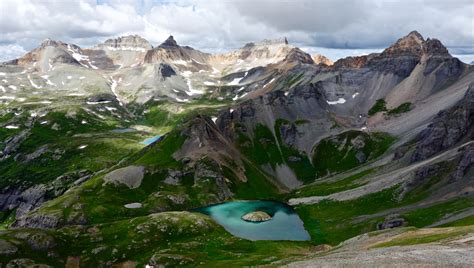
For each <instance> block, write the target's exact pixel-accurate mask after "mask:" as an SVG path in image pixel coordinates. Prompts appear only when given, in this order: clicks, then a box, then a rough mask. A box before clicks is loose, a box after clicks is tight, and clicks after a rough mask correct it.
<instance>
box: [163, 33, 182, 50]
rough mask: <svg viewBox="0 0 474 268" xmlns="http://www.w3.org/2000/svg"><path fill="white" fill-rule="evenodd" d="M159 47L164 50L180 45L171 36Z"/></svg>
mask: <svg viewBox="0 0 474 268" xmlns="http://www.w3.org/2000/svg"><path fill="white" fill-rule="evenodd" d="M158 47H162V48H173V47H179V46H178V43H177V42H176V40H174V37H173V36H172V35H170V36H169V37H168V38H167V39H166V40H165V41H164V42H163V43H161V44H160V45H159V46H158Z"/></svg>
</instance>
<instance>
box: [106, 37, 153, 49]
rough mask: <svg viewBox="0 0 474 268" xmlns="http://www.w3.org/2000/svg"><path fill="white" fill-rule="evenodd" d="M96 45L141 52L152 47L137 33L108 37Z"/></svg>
mask: <svg viewBox="0 0 474 268" xmlns="http://www.w3.org/2000/svg"><path fill="white" fill-rule="evenodd" d="M98 47H100V48H106V49H112V50H137V51H143V52H144V51H146V50H149V49H151V48H152V46H151V45H150V43H149V42H148V41H147V40H146V39H145V38H143V37H141V36H138V35H128V36H121V37H118V38H113V39H108V40H106V41H105V42H104V43H103V44H100V45H99V46H98Z"/></svg>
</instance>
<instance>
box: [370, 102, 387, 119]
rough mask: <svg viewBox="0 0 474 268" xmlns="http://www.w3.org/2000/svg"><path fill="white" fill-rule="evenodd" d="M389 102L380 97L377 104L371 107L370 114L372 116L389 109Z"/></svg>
mask: <svg viewBox="0 0 474 268" xmlns="http://www.w3.org/2000/svg"><path fill="white" fill-rule="evenodd" d="M386 105H387V103H386V102H385V100H384V99H378V100H377V101H375V104H374V105H373V106H372V107H371V108H370V109H369V112H368V115H369V116H372V115H374V114H376V113H378V112H384V111H387V106H386Z"/></svg>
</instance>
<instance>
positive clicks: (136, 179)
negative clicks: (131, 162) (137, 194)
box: [104, 166, 145, 189]
mask: <svg viewBox="0 0 474 268" xmlns="http://www.w3.org/2000/svg"><path fill="white" fill-rule="evenodd" d="M144 175H145V168H144V167H142V166H128V167H124V168H119V169H116V170H114V171H112V172H110V173H108V174H107V175H105V176H104V181H106V182H110V183H114V184H125V185H126V186H127V187H128V188H130V189H135V188H138V187H140V185H141V183H142V179H143V176H144Z"/></svg>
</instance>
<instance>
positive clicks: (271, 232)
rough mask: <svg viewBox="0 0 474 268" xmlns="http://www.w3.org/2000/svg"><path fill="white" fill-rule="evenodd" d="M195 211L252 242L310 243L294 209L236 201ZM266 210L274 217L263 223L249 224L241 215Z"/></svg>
mask: <svg viewBox="0 0 474 268" xmlns="http://www.w3.org/2000/svg"><path fill="white" fill-rule="evenodd" d="M195 211H197V212H201V213H203V214H206V215H209V216H210V217H211V218H213V219H214V220H215V221H216V222H217V223H219V224H220V225H222V227H224V228H225V229H226V230H227V231H228V232H229V233H231V234H233V235H235V236H237V237H241V238H245V239H249V240H293V241H305V240H310V238H311V237H310V235H309V234H308V232H307V231H306V230H305V228H304V226H303V221H302V220H301V219H300V217H299V216H298V214H296V212H295V211H294V210H293V208H292V207H290V206H288V205H286V204H283V203H279V202H273V201H233V202H227V203H222V204H217V205H212V206H208V207H203V208H198V209H196V210H195ZM253 211H264V212H266V213H268V214H269V215H270V216H272V219H271V220H268V221H264V222H248V221H245V220H243V219H242V216H243V215H245V214H247V213H250V212H253Z"/></svg>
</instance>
